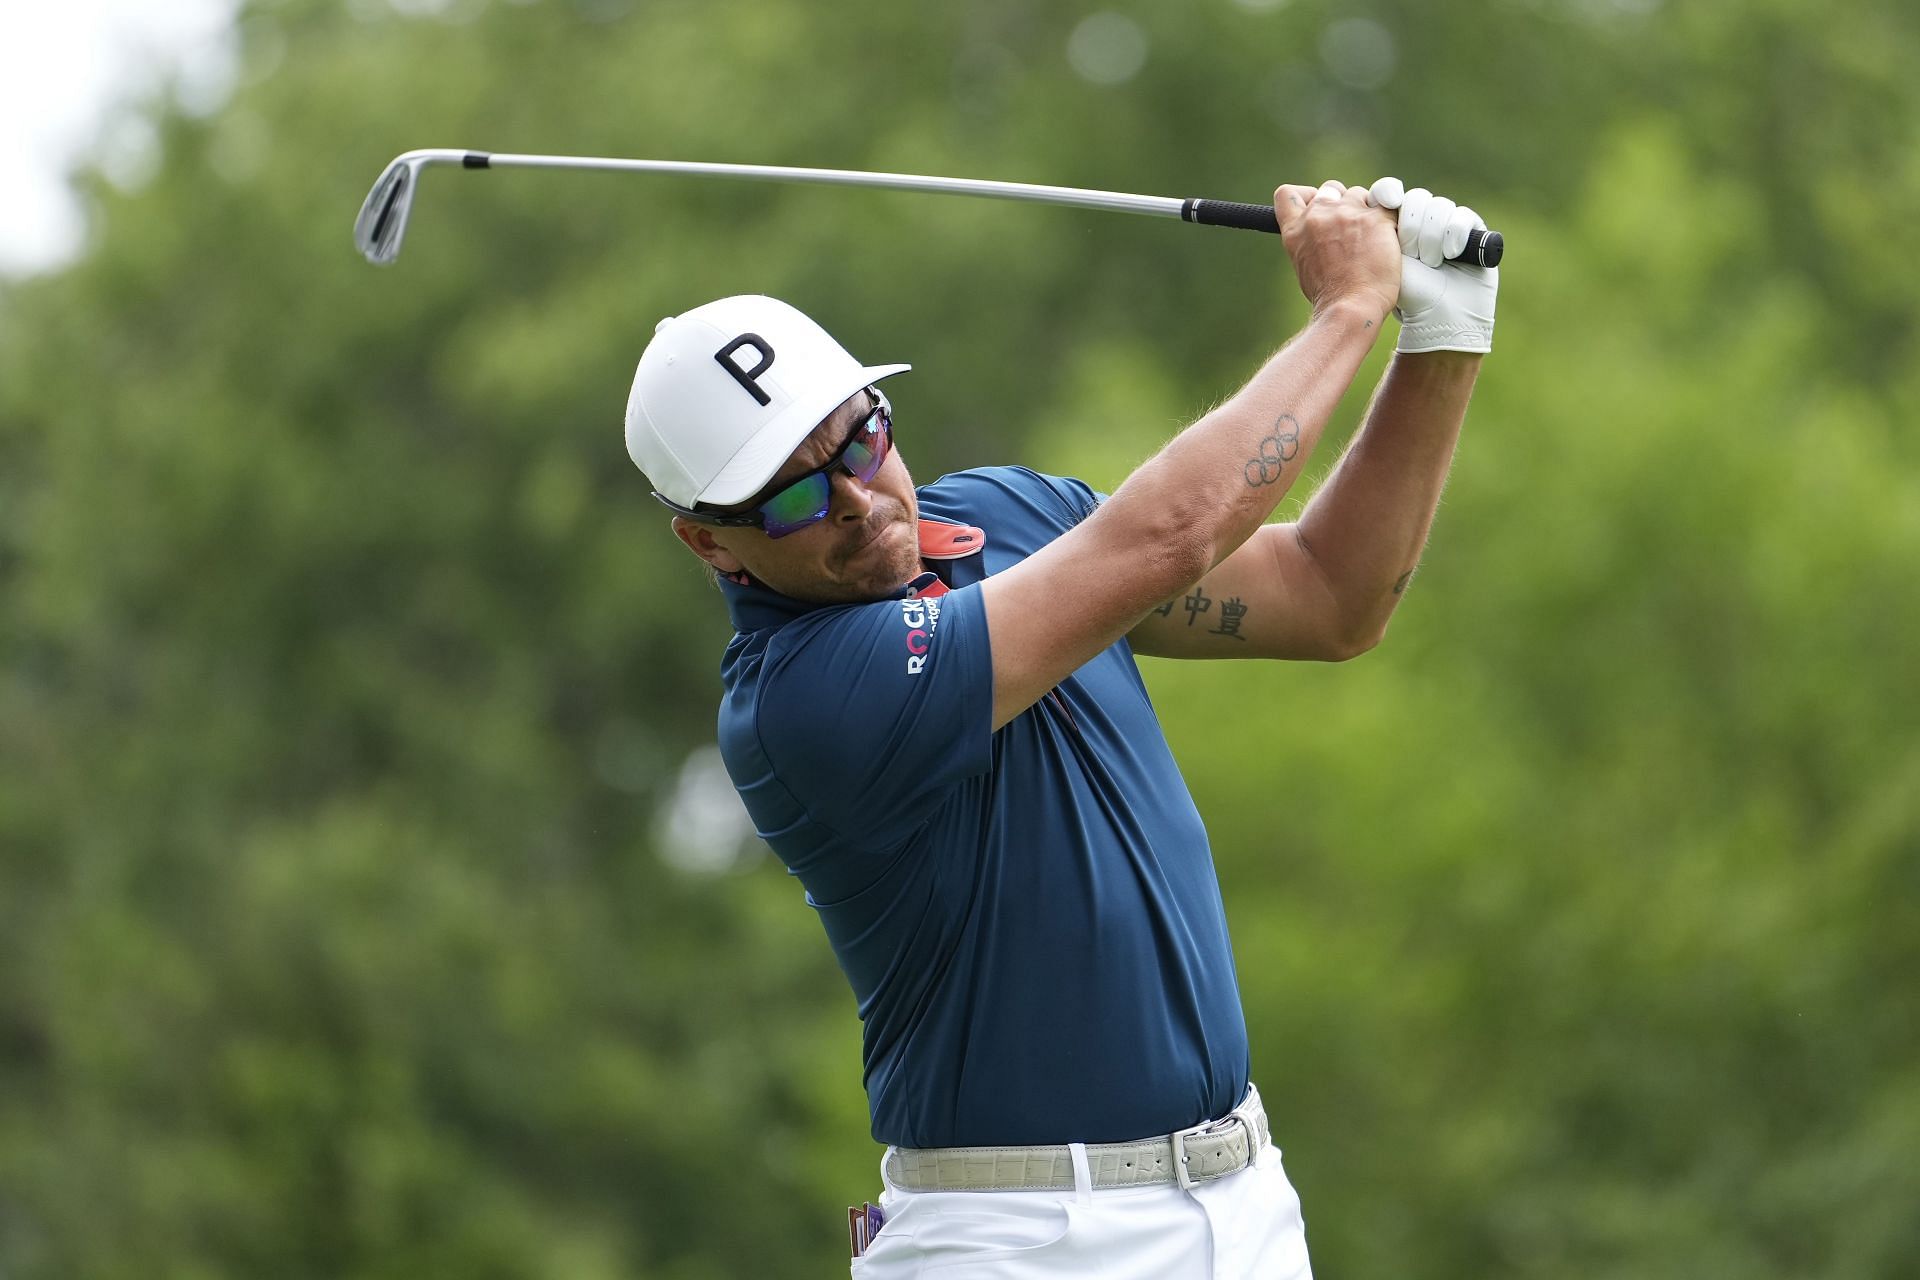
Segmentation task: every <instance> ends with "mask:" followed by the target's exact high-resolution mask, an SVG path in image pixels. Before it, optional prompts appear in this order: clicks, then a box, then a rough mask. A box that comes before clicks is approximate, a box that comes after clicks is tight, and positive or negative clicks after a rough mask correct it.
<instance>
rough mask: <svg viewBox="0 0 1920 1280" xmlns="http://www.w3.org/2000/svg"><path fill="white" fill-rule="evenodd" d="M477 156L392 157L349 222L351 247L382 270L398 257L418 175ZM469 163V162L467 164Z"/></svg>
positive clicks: (434, 153) (460, 153)
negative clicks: (358, 214)
mask: <svg viewBox="0 0 1920 1280" xmlns="http://www.w3.org/2000/svg"><path fill="white" fill-rule="evenodd" d="M475 154H477V153H474V152H468V151H409V152H407V153H406V154H405V155H402V156H396V157H395V158H394V160H393V162H392V163H391V164H389V165H388V166H387V167H386V170H385V171H384V172H382V173H381V175H380V177H379V179H378V180H377V181H375V182H374V184H373V190H371V191H369V192H367V198H366V201H365V202H364V203H362V204H361V206H360V216H359V217H357V218H355V219H354V220H353V244H354V247H355V248H356V249H358V250H360V253H361V256H363V257H365V258H366V260H367V261H368V262H371V263H374V264H375V265H377V266H385V265H386V264H387V263H389V262H392V261H393V260H394V259H395V258H397V257H399V256H400V241H401V240H402V239H403V238H404V237H405V236H406V234H407V218H408V217H409V216H410V215H411V214H412V213H413V192H414V188H415V187H417V186H419V184H420V173H421V171H422V170H424V169H425V168H426V167H427V166H428V165H430V164H461V163H463V162H468V161H467V157H468V156H471V155H475ZM468 163H471V162H468Z"/></svg>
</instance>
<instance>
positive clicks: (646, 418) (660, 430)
mask: <svg viewBox="0 0 1920 1280" xmlns="http://www.w3.org/2000/svg"><path fill="white" fill-rule="evenodd" d="M912 367H913V366H912V365H905V364H886V365H878V366H875V367H871V368H870V367H868V366H865V365H862V364H861V363H860V362H859V361H858V360H855V359H854V358H853V357H852V356H851V355H849V354H847V350H846V348H845V347H842V346H841V345H840V344H839V343H838V342H835V341H834V340H833V338H832V336H831V335H829V334H828V333H827V331H826V330H825V329H822V328H821V327H820V326H819V325H818V324H815V323H814V322H813V321H812V320H810V319H808V318H807V317H806V316H805V315H803V314H802V313H801V312H800V311H799V310H797V309H796V308H794V307H791V306H789V305H788V304H786V303H784V302H782V301H780V300H779V299H778V298H768V297H764V296H762V295H760V294H744V295H741V296H740V297H735V298H722V299H720V300H719V301H718V302H709V303H707V304H706V305H705V306H703V307H695V308H694V309H693V310H691V311H688V312H685V313H683V314H681V315H677V316H668V317H667V318H666V319H665V320H662V321H661V322H660V323H659V324H658V325H656V326H655V327H654V331H653V340H652V341H651V342H649V343H647V349H646V350H645V351H643V352H641V353H640V366H639V368H637V369H635V370H634V374H633V390H632V392H631V393H630V394H629V395H628V396H627V453H628V454H629V455H630V456H631V457H632V458H633V461H634V465H635V466H638V467H639V468H640V470H642V471H644V472H646V474H647V479H649V480H651V481H652V482H653V487H654V488H655V489H657V490H658V491H659V493H660V495H661V496H662V497H664V498H666V499H667V500H668V501H669V502H673V503H676V504H678V505H679V506H683V507H691V506H693V505H694V504H696V503H701V502H706V503H712V504H713V505H715V506H722V507H724V506H729V505H731V504H733V503H736V502H743V501H745V500H746V499H748V498H751V497H752V496H753V495H754V494H756V493H758V492H759V491H760V489H761V488H762V487H763V486H764V485H765V484H766V483H767V481H769V480H771V479H772V478H773V474H774V472H776V471H778V470H779V469H780V466H781V464H782V463H784V462H785V461H786V460H787V458H788V457H789V456H791V455H792V453H793V451H794V450H795V449H797V448H799V447H800V442H801V441H803V440H805V439H806V438H807V436H808V435H809V434H810V433H811V432H812V431H813V429H814V428H815V427H817V426H819V425H820V423H821V422H822V421H823V420H824V419H825V418H826V417H827V415H828V414H830V413H832V412H833V411H834V410H835V409H837V408H839V407H840V405H841V403H842V402H844V401H845V400H846V399H848V397H850V396H852V395H853V394H854V393H855V392H857V391H859V390H860V389H861V388H862V387H865V386H867V385H868V384H869V383H872V382H875V381H877V380H879V379H881V378H884V377H886V376H887V375H888V374H893V373H900V372H902V371H904V370H906V369H910V368H912Z"/></svg>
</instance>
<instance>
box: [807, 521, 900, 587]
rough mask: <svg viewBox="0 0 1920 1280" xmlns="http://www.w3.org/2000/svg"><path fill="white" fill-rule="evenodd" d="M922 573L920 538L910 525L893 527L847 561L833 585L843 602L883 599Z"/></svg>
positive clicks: (883, 531) (885, 530) (882, 532)
mask: <svg viewBox="0 0 1920 1280" xmlns="http://www.w3.org/2000/svg"><path fill="white" fill-rule="evenodd" d="M919 572H920V543H919V539H918V538H917V537H915V536H914V530H913V529H912V528H911V527H910V526H908V525H906V524H904V523H903V524H893V525H889V526H887V528H886V529H884V530H882V531H881V532H880V534H879V535H878V536H877V537H875V538H874V539H873V541H871V542H869V543H867V544H866V545H865V546H863V547H861V548H860V549H859V550H858V551H856V552H854V553H853V555H851V556H849V557H848V558H847V560H846V562H845V563H844V564H842V565H841V566H840V569H839V573H838V574H837V575H836V577H837V579H838V581H836V582H835V583H834V584H833V585H834V587H835V588H837V590H836V596H837V597H838V598H839V599H841V600H844V601H849V602H851V601H862V600H884V599H886V598H887V597H888V596H890V595H892V594H893V593H894V592H896V591H898V590H899V589H900V588H901V587H904V586H905V585H906V584H907V583H909V582H911V581H913V579H914V578H915V577H916V576H917V575H918V574H919ZM823 585H824V584H823Z"/></svg>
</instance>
